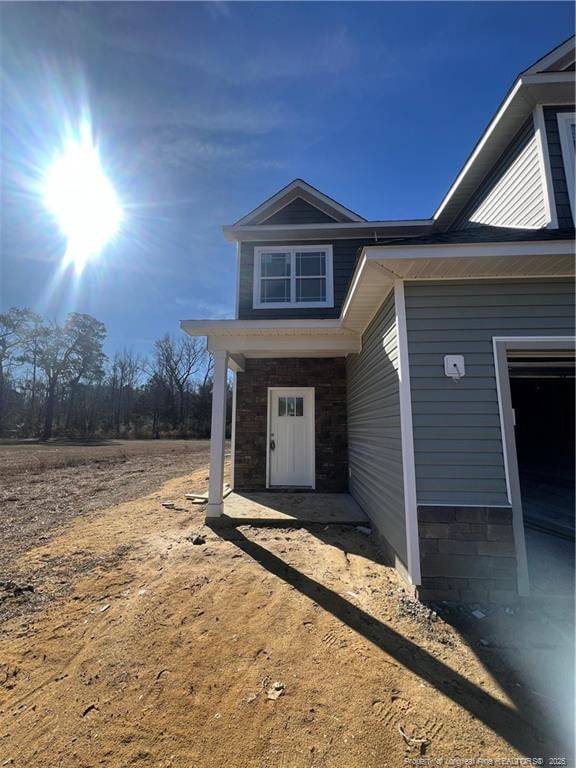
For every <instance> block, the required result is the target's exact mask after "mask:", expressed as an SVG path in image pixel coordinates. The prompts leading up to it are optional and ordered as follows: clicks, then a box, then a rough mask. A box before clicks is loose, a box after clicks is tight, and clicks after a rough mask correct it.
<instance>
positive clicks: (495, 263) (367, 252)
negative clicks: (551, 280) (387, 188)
mask: <svg viewBox="0 0 576 768" xmlns="http://www.w3.org/2000/svg"><path fill="white" fill-rule="evenodd" d="M574 266H575V260H574V243H573V242H572V241H570V240H562V241H554V242H526V243H516V242H514V243H502V242H501V243H488V244H487V243H474V244H468V243H467V244H455V245H446V244H442V245H414V246H397V247H396V246H385V247H378V246H369V247H367V248H364V250H363V251H362V256H361V259H360V262H359V265H358V267H357V268H356V272H355V274H354V278H353V281H352V285H351V286H350V290H349V291H348V296H347V298H346V301H345V303H344V308H343V310H342V323H343V325H344V326H345V327H346V328H348V329H350V330H354V331H356V332H358V333H362V332H363V330H364V329H365V328H366V326H367V325H368V323H369V322H370V320H371V319H372V317H374V314H375V312H376V311H377V310H378V308H379V306H380V305H381V303H382V301H383V300H384V298H385V297H386V295H387V294H388V293H389V291H390V290H391V289H392V287H393V285H394V281H395V280H450V279H452V280H473V279H481V278H499V277H501V278H512V277H522V278H526V277H534V278H537V277H542V278H546V277H572V276H573V275H574V271H575V270H574Z"/></svg>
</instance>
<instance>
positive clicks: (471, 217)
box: [454, 116, 547, 229]
mask: <svg viewBox="0 0 576 768" xmlns="http://www.w3.org/2000/svg"><path fill="white" fill-rule="evenodd" d="M546 223H547V221H546V208H545V203H544V185H543V180H542V174H541V172H540V163H539V159H538V146H537V143H536V136H535V133H534V123H533V120H532V116H530V118H529V119H528V120H527V121H526V123H525V124H524V125H523V126H522V128H521V129H520V131H519V132H518V133H517V134H516V136H515V138H514V139H513V140H512V142H511V143H510V145H509V146H508V147H507V149H506V151H505V152H504V153H503V154H502V156H501V157H500V159H499V160H498V162H497V163H496V165H495V166H494V168H493V169H492V170H491V171H490V172H489V174H488V175H487V177H486V178H485V179H484V181H483V182H482V184H481V185H480V187H479V188H478V190H477V192H476V193H475V195H474V197H473V198H472V200H471V201H470V203H469V204H468V205H467V206H466V209H465V211H464V213H463V215H462V216H460V217H459V218H458V221H457V224H456V225H455V226H454V228H455V229H460V228H466V227H473V226H475V225H477V224H490V225H492V226H498V227H526V228H539V227H544V226H546Z"/></svg>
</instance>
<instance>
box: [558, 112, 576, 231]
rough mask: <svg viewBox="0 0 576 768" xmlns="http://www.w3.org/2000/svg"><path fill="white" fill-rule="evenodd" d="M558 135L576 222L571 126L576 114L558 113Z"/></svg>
mask: <svg viewBox="0 0 576 768" xmlns="http://www.w3.org/2000/svg"><path fill="white" fill-rule="evenodd" d="M556 118H557V120H558V133H559V134H560V147H561V148H562V160H563V161H564V174H565V175H566V186H567V187H568V199H569V200H570V210H571V211H572V220H573V221H576V200H575V199H574V195H575V192H574V186H575V185H576V178H575V171H574V162H575V152H574V141H573V139H572V133H571V131H570V126H571V125H572V123H576V112H558V114H557V115H556Z"/></svg>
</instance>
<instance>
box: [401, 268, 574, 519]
mask: <svg viewBox="0 0 576 768" xmlns="http://www.w3.org/2000/svg"><path fill="white" fill-rule="evenodd" d="M405 295H406V322H407V332H408V355H409V361H410V380H411V391H412V418H413V429H414V451H415V464H416V490H417V499H418V504H447V505H461V504H467V505H475V504H478V505H480V506H490V505H496V506H500V505H507V504H508V498H507V493H506V477H505V471H504V457H503V449H502V439H501V432H500V417H499V410H498V395H497V390H496V375H495V370H494V354H493V346H492V337H493V336H572V335H573V334H574V283H573V281H572V280H570V279H560V278H558V279H547V280H532V279H524V280H515V279H509V280H484V281H480V280H478V281H477V280H459V281H442V282H436V281H430V282H428V281H427V282H407V283H406V284H405ZM450 354H454V355H458V354H460V355H464V363H465V368H466V375H465V376H464V378H463V379H461V380H460V381H457V382H454V381H452V380H451V379H450V378H448V377H447V376H446V375H445V374H444V355H450Z"/></svg>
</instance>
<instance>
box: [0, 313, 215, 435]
mask: <svg viewBox="0 0 576 768" xmlns="http://www.w3.org/2000/svg"><path fill="white" fill-rule="evenodd" d="M105 339H106V328H105V326H104V324H103V323H102V322H100V321H99V320H97V319H96V318H95V317H92V316H91V315H87V314H80V313H76V312H73V313H70V314H69V315H68V316H67V317H66V319H65V321H64V322H63V323H62V324H60V323H58V322H56V321H45V320H44V319H43V318H42V317H40V315H38V314H37V313H35V312H32V311H31V310H29V309H22V308H18V307H13V308H12V309H10V310H8V312H6V313H4V314H0V437H20V438H29V437H35V438H40V439H43V440H48V439H49V438H51V437H61V436H65V437H71V438H84V439H85V438H94V437H128V438H130V437H134V438H147V437H151V438H159V437H195V438H202V437H209V435H210V418H211V404H212V363H211V359H210V356H209V354H208V353H207V352H206V350H205V348H204V345H203V343H202V341H201V340H200V339H197V338H192V337H190V336H185V335H184V334H182V335H181V336H172V335H170V334H166V335H165V336H163V337H162V338H159V339H157V340H156V341H155V342H154V344H153V348H152V351H151V354H150V355H149V356H147V357H142V356H140V355H137V354H135V353H134V352H133V351H131V350H129V349H124V350H123V351H121V352H116V353H115V354H114V355H113V356H111V357H107V356H106V354H105V353H104V341H105Z"/></svg>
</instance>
